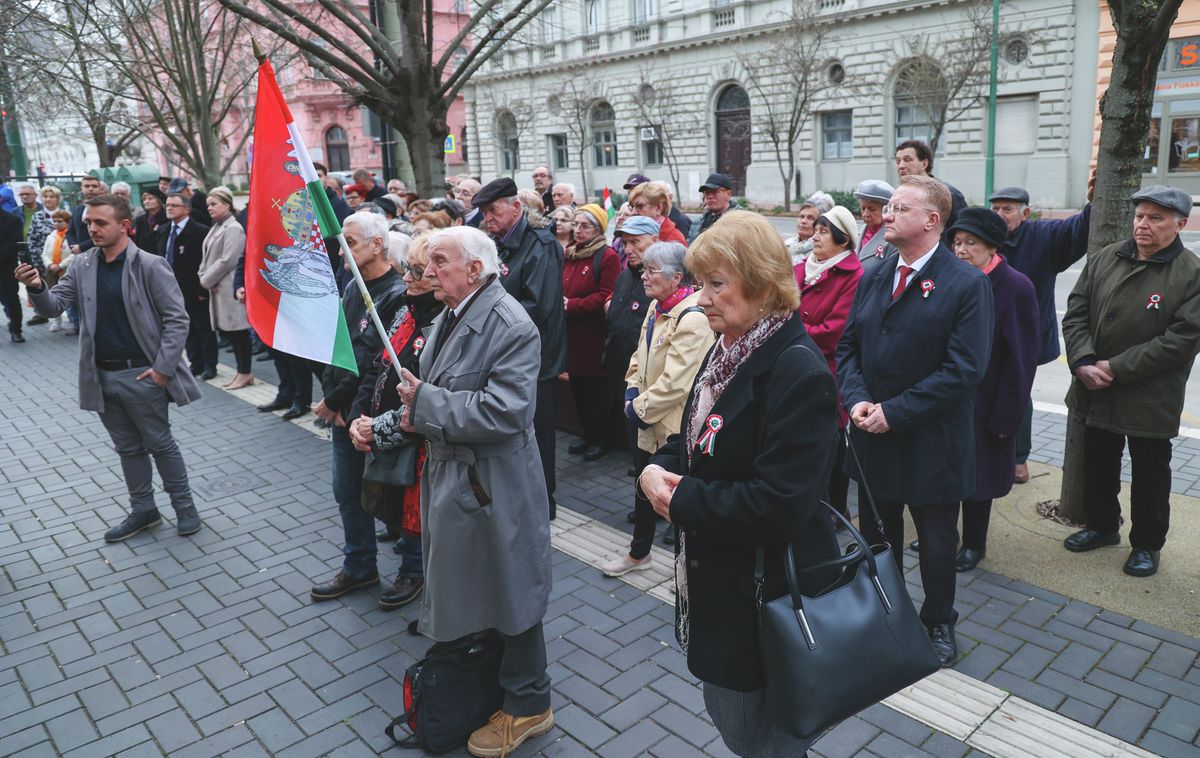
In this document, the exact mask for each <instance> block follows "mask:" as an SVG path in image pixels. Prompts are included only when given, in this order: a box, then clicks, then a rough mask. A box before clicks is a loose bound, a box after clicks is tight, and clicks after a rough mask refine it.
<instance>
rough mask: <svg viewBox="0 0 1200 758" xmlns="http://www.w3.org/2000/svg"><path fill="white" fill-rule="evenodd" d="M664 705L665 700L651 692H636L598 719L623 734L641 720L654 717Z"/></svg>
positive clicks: (646, 690) (645, 690)
mask: <svg viewBox="0 0 1200 758" xmlns="http://www.w3.org/2000/svg"><path fill="white" fill-rule="evenodd" d="M666 703H667V700H666V698H664V697H662V696H661V695H659V694H658V693H656V692H654V691H653V690H649V689H643V690H638V691H637V692H635V693H633V694H632V695H630V696H629V697H625V698H622V699H621V701H620V702H619V703H617V705H615V706H613V707H612V708H609V709H608V710H607V711H605V712H604V713H603V714H601V716H600V718H601V719H602V720H603V721H604V723H606V724H608V725H609V726H611V727H612V728H613V729H615V730H616V731H618V732H623V731H625V730H626V729H628V728H630V727H631V726H633V725H634V724H636V723H637V722H639V721H641V720H642V719H644V718H648V717H650V716H651V715H654V714H655V713H656V712H657V711H658V710H659V709H660V708H662V707H663V706H665V705H666Z"/></svg>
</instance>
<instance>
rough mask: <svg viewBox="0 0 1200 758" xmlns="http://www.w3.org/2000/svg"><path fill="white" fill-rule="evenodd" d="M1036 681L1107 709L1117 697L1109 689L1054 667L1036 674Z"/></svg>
mask: <svg viewBox="0 0 1200 758" xmlns="http://www.w3.org/2000/svg"><path fill="white" fill-rule="evenodd" d="M1036 681H1037V683H1038V684H1041V685H1044V686H1046V687H1049V688H1051V689H1053V690H1057V691H1058V692H1061V693H1062V694H1064V695H1068V696H1070V697H1072V698H1075V699H1077V700H1082V701H1083V702H1085V703H1087V704H1089V705H1092V706H1095V707H1097V708H1101V709H1104V710H1107V709H1108V707H1109V706H1111V705H1112V704H1113V701H1114V700H1116V697H1117V696H1116V695H1114V694H1113V693H1112V692H1111V691H1109V690H1106V689H1103V688H1101V687H1096V686H1093V685H1091V684H1087V683H1086V682H1083V681H1080V680H1079V679H1078V678H1076V677H1072V676H1068V675H1066V674H1063V673H1060V672H1058V671H1056V670H1054V669H1049V670H1046V671H1043V672H1042V673H1041V674H1040V675H1038V677H1037V680H1036Z"/></svg>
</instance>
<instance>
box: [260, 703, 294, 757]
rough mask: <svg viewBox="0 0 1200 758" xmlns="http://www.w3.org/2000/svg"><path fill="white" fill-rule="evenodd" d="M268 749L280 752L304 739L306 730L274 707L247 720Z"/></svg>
mask: <svg viewBox="0 0 1200 758" xmlns="http://www.w3.org/2000/svg"><path fill="white" fill-rule="evenodd" d="M246 726H248V727H250V731H252V732H253V733H254V736H255V737H257V738H258V739H259V740H261V741H262V744H263V745H264V746H266V748H267V750H269V751H271V752H272V753H278V752H280V751H282V750H283V749H284V748H286V747H287V746H289V745H294V744H295V743H297V742H299V741H300V740H302V739H304V737H305V735H304V732H302V731H300V728H299V727H297V726H296V724H295V723H294V722H293V721H292V720H291V719H290V718H288V716H287V714H285V713H284V712H283V711H281V710H279V709H277V708H272V709H271V710H269V711H267V712H265V713H262V714H260V715H258V716H255V717H254V718H252V719H250V720H249V721H247V722H246Z"/></svg>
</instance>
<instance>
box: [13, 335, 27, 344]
mask: <svg viewBox="0 0 1200 758" xmlns="http://www.w3.org/2000/svg"><path fill="white" fill-rule="evenodd" d="M12 341H13V342H15V343H17V344H18V345H19V344H21V343H22V342H24V341H25V338H24V337H22V336H21V335H20V334H19V333H18V334H14V335H13V336H12Z"/></svg>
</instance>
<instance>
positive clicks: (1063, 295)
mask: <svg viewBox="0 0 1200 758" xmlns="http://www.w3.org/2000/svg"><path fill="white" fill-rule="evenodd" d="M769 220H770V221H771V223H772V224H773V225H774V226H775V228H776V229H778V230H779V233H780V234H782V235H783V236H784V237H788V236H791V235H793V234H795V233H796V224H795V221H793V220H792V219H790V218H784V217H771V218H770V219H769ZM1183 242H1184V244H1185V245H1187V247H1188V248H1189V249H1190V250H1191V251H1192V252H1193V253H1195V254H1197V255H1200V232H1186V231H1185V232H1184V233H1183ZM1082 269H1083V261H1080V262H1079V263H1076V264H1075V265H1074V266H1072V267H1071V268H1069V269H1067V270H1066V271H1064V272H1063V273H1061V274H1059V276H1058V281H1057V282H1056V284H1055V287H1054V305H1055V309H1056V310H1057V311H1058V316H1059V319H1061V318H1062V315H1063V312H1064V311H1065V310H1066V308H1067V296H1068V295H1070V294H1071V288H1072V287H1074V286H1075V281H1076V280H1077V279H1078V278H1079V272H1080V271H1081V270H1082ZM1061 338H1062V334H1061V330H1060V333H1059V339H1060V340H1061ZM1070 383H1071V373H1070V371H1068V369H1067V364H1066V360H1065V359H1063V358H1062V357H1059V358H1058V360H1056V361H1054V362H1053V363H1049V364H1047V365H1045V366H1041V367H1039V368H1038V373H1037V378H1036V379H1035V380H1034V383H1033V399H1034V401H1036V402H1042V403H1048V404H1050V405H1055V406H1064V403H1065V398H1066V396H1067V388H1068V387H1069V386H1070ZM1047 410H1048V409H1047ZM1063 412H1065V407H1064V409H1063ZM1181 423H1182V424H1183V426H1185V427H1193V428H1195V429H1197V430H1200V369H1197V368H1193V369H1192V375H1191V378H1190V379H1189V380H1188V391H1187V397H1186V399H1185V401H1184V407H1183V418H1182V420H1181Z"/></svg>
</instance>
